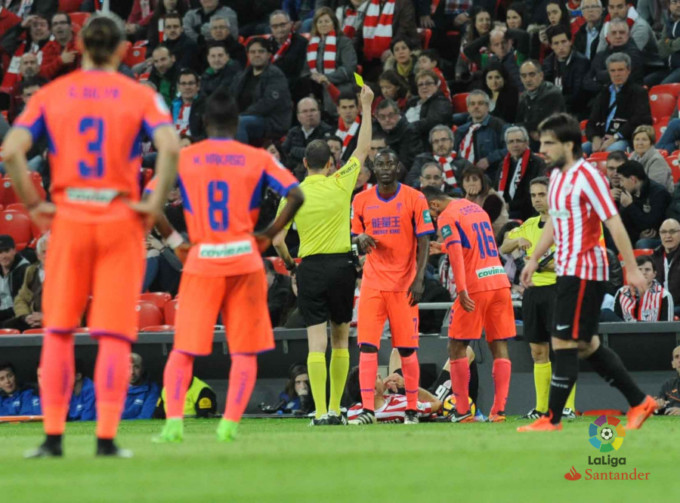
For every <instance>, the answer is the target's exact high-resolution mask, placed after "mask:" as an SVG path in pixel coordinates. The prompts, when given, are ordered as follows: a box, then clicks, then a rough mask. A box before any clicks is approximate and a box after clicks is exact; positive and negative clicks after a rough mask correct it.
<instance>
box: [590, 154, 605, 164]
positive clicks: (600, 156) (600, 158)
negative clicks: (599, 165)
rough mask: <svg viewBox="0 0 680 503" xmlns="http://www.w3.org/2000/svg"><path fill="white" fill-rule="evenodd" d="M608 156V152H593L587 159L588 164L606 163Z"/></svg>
mask: <svg viewBox="0 0 680 503" xmlns="http://www.w3.org/2000/svg"><path fill="white" fill-rule="evenodd" d="M608 156H609V152H593V153H592V154H591V155H590V157H588V162H590V163H594V162H597V161H606V160H607V157H608Z"/></svg>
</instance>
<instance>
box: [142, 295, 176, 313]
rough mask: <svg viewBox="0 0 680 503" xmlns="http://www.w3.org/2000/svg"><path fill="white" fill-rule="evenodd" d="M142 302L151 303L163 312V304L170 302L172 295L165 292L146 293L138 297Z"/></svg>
mask: <svg viewBox="0 0 680 503" xmlns="http://www.w3.org/2000/svg"><path fill="white" fill-rule="evenodd" d="M139 300H141V301H143V302H151V303H152V304H153V305H154V306H156V307H157V308H158V309H160V310H161V311H163V309H164V308H165V304H166V303H167V302H169V301H171V300H172V295H170V294H169V293H167V292H146V293H143V294H142V295H140V296H139Z"/></svg>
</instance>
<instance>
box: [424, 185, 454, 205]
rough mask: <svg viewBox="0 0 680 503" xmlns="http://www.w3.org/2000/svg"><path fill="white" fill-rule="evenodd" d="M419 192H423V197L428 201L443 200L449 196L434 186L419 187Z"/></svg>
mask: <svg viewBox="0 0 680 503" xmlns="http://www.w3.org/2000/svg"><path fill="white" fill-rule="evenodd" d="M420 192H422V193H423V195H424V196H425V199H427V201H428V202H430V201H443V200H445V199H448V197H449V196H447V195H446V194H445V193H444V192H442V191H441V190H439V189H438V188H436V187H432V186H428V187H421V189H420Z"/></svg>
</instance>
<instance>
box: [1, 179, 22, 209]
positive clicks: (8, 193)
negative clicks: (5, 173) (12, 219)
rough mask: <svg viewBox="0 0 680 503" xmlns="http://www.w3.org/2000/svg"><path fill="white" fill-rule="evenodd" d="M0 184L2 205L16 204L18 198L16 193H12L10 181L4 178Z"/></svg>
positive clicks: (12, 188)
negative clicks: (0, 186) (0, 187)
mask: <svg viewBox="0 0 680 503" xmlns="http://www.w3.org/2000/svg"><path fill="white" fill-rule="evenodd" d="M0 184H2V201H0V202H2V204H4V205H5V206H9V205H10V204H12V203H18V202H19V198H18V197H17V194H16V192H14V187H12V180H10V179H9V178H4V179H3V180H2V181H1V182H0Z"/></svg>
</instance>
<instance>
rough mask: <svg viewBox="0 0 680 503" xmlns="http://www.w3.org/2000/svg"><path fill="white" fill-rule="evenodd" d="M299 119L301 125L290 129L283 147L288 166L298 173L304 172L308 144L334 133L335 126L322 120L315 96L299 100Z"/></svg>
mask: <svg viewBox="0 0 680 503" xmlns="http://www.w3.org/2000/svg"><path fill="white" fill-rule="evenodd" d="M297 120H298V122H299V125H297V126H293V127H292V128H291V129H289V130H288V133H287V134H286V139H285V141H284V142H283V145H282V146H281V148H282V150H283V152H284V154H285V156H286V161H287V162H286V166H287V167H288V168H289V169H291V170H292V171H294V172H295V173H296V174H298V173H300V174H302V173H301V170H302V168H303V166H302V159H304V157H305V148H307V145H309V143H310V142H312V141H313V140H320V139H322V138H323V137H324V135H326V134H328V133H330V134H332V133H333V128H332V127H331V126H330V125H329V124H326V123H325V122H323V121H322V120H321V109H320V108H319V103H318V102H317V101H316V100H315V99H314V98H302V99H301V100H300V101H299V102H298V104H297Z"/></svg>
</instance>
